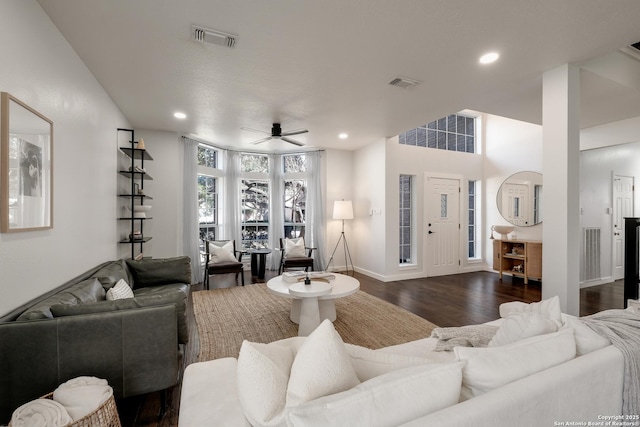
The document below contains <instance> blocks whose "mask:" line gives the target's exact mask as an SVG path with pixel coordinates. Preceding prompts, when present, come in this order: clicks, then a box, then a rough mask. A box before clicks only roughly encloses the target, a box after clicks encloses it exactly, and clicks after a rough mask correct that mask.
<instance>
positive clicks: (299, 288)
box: [289, 281, 332, 337]
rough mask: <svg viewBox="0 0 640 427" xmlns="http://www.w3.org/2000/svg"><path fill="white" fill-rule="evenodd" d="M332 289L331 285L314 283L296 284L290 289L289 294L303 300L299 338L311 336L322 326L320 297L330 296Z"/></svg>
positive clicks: (301, 302) (301, 303)
mask: <svg viewBox="0 0 640 427" xmlns="http://www.w3.org/2000/svg"><path fill="white" fill-rule="evenodd" d="M331 288H332V286H331V284H330V283H326V282H313V281H312V282H311V284H310V285H305V284H304V283H295V284H293V285H291V286H290V287H289V294H291V295H293V296H294V297H298V298H300V299H301V301H300V325H299V326H298V336H300V337H306V336H309V334H310V333H311V332H313V331H314V330H315V329H316V328H317V327H318V326H319V325H320V307H319V305H318V297H321V296H323V295H327V294H330V293H331Z"/></svg>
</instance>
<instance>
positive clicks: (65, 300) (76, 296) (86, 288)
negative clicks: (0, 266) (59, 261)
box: [16, 277, 105, 320]
mask: <svg viewBox="0 0 640 427" xmlns="http://www.w3.org/2000/svg"><path fill="white" fill-rule="evenodd" d="M104 298H105V292H104V289H103V288H102V285H101V283H100V281H99V280H97V279H96V278H94V277H92V278H89V279H86V280H83V281H81V282H79V283H76V284H75V285H71V286H70V287H69V288H67V289H65V290H64V291H61V292H58V293H56V294H53V295H51V296H50V297H48V298H45V299H44V300H42V301H40V302H39V303H37V304H36V305H34V306H33V307H30V308H28V309H27V310H26V311H25V312H24V313H22V314H21V315H20V316H18V318H17V319H16V320H37V319H52V318H53V317H54V315H53V314H52V313H51V307H52V306H55V305H59V304H63V305H76V304H78V303H93V302H97V301H101V300H104Z"/></svg>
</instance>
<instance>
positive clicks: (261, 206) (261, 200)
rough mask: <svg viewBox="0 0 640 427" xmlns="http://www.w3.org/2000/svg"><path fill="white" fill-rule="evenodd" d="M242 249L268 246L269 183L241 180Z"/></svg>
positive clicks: (266, 181)
mask: <svg viewBox="0 0 640 427" xmlns="http://www.w3.org/2000/svg"><path fill="white" fill-rule="evenodd" d="M241 189H242V190H241V205H242V206H241V209H242V213H241V214H242V247H243V248H245V249H249V248H266V247H268V246H269V199H270V197H269V196H270V195H269V181H268V180H257V179H243V180H242V185H241Z"/></svg>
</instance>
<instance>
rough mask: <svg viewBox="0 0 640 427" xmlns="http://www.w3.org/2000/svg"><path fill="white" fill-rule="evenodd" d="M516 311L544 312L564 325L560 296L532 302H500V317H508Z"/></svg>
mask: <svg viewBox="0 0 640 427" xmlns="http://www.w3.org/2000/svg"><path fill="white" fill-rule="evenodd" d="M514 313H538V314H542V315H543V316H545V317H547V318H549V319H551V320H553V321H554V322H556V324H557V325H558V327H560V326H562V311H561V310H560V298H558V296H554V297H552V298H549V299H546V300H542V301H540V302H532V303H530V304H527V303H525V302H520V301H512V302H506V303H504V304H500V317H508V316H509V315H510V314H514Z"/></svg>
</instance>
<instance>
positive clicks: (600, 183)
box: [580, 142, 640, 286]
mask: <svg viewBox="0 0 640 427" xmlns="http://www.w3.org/2000/svg"><path fill="white" fill-rule="evenodd" d="M614 174H615V175H623V176H632V177H634V183H635V185H636V188H638V184H639V183H640V181H638V177H639V176H640V142H636V143H630V144H623V145H616V146H612V147H606V148H598V149H594V150H586V151H582V152H581V153H580V209H581V215H580V227H581V229H582V228H584V227H600V228H601V235H600V275H601V280H600V281H595V282H589V283H586V284H583V286H584V285H587V286H591V285H594V284H600V283H606V282H610V281H612V280H613V278H612V274H613V270H612V269H613V265H612V259H613V254H612V250H613V245H612V235H611V233H612V228H613V222H612V221H613V215H612V214H611V213H608V212H607V209H613V181H612V178H613V175H614ZM638 215H640V197H638V195H637V192H636V194H635V200H634V216H638Z"/></svg>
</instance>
